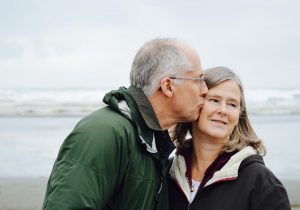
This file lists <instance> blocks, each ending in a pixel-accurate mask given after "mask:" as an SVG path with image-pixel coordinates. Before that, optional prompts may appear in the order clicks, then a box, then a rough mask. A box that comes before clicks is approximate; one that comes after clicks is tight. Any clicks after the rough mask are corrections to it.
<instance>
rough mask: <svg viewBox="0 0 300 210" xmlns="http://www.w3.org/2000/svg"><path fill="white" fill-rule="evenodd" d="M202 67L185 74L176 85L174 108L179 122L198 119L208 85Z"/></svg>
mask: <svg viewBox="0 0 300 210" xmlns="http://www.w3.org/2000/svg"><path fill="white" fill-rule="evenodd" d="M201 75H202V69H201V67H200V66H199V68H197V69H196V70H193V71H188V72H186V73H185V74H183V75H182V76H181V77H179V78H178V79H180V80H181V81H180V83H179V84H176V85H174V86H175V94H174V99H173V105H172V106H173V109H174V111H175V114H176V117H177V118H178V122H190V121H194V120H196V119H198V117H199V112H200V109H201V108H202V106H203V104H204V97H205V95H206V93H207V86H206V84H205V82H204V81H203V77H202V79H200V78H201V77H200V76H201Z"/></svg>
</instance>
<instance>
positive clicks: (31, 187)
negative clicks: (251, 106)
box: [0, 177, 300, 210]
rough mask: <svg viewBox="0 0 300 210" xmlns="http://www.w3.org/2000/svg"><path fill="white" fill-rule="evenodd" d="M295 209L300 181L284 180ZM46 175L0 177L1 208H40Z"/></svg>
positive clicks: (299, 198)
mask: <svg viewBox="0 0 300 210" xmlns="http://www.w3.org/2000/svg"><path fill="white" fill-rule="evenodd" d="M282 182H283V184H284V186H285V187H286V189H287V191H288V194H289V198H290V201H291V204H292V206H293V208H292V209H293V210H300V190H299V189H300V181H293V180H282ZM46 184H47V178H46V177H24V178H20V177H16V178H7V177H1V178H0V210H40V209H41V206H42V202H43V198H44V194H45V189H46Z"/></svg>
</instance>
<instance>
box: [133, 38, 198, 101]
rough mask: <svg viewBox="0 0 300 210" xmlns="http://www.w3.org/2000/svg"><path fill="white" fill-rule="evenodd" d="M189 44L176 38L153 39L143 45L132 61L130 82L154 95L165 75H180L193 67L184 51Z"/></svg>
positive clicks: (148, 94) (146, 93) (146, 92)
mask: <svg viewBox="0 0 300 210" xmlns="http://www.w3.org/2000/svg"><path fill="white" fill-rule="evenodd" d="M182 46H187V44H185V43H183V42H180V41H179V40H176V39H170V38H164V39H159V38H157V39H153V40H151V41H149V42H147V43H146V44H145V45H144V46H142V47H141V48H140V49H139V51H138V52H137V54H136V55H135V58H134V60H133V63H132V67H131V72H130V84H131V85H133V86H135V87H138V88H140V89H142V90H143V92H144V93H145V95H147V96H150V95H152V94H153V93H154V92H155V91H156V90H157V88H158V87H159V84H160V81H161V79H162V78H164V77H165V76H178V75H179V74H182V73H183V72H184V71H188V70H190V69H192V68H193V65H192V63H191V61H190V60H189V59H188V58H187V57H186V56H185V53H184V52H183V51H182Z"/></svg>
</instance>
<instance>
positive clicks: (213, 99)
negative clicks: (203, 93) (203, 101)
mask: <svg viewBox="0 0 300 210" xmlns="http://www.w3.org/2000/svg"><path fill="white" fill-rule="evenodd" d="M208 101H210V102H214V103H218V102H219V101H218V99H215V98H211V99H209V100H208Z"/></svg>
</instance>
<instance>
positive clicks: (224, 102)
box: [197, 80, 241, 142]
mask: <svg viewBox="0 0 300 210" xmlns="http://www.w3.org/2000/svg"><path fill="white" fill-rule="evenodd" d="M240 104H241V91H240V88H239V86H238V85H237V84H236V83H235V82H234V81H231V80H228V81H225V82H222V83H220V84H219V85H217V86H215V87H213V88H211V89H209V90H208V93H207V96H206V98H205V102H204V107H203V109H202V111H201V113H200V117H199V120H198V124H197V128H198V129H199V131H200V133H201V135H205V136H208V137H210V138H212V139H215V140H218V142H220V140H221V141H224V142H227V141H228V138H229V136H230V134H231V133H232V131H233V129H234V127H235V126H236V125H237V124H238V121H239V115H240V109H241V108H240Z"/></svg>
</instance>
